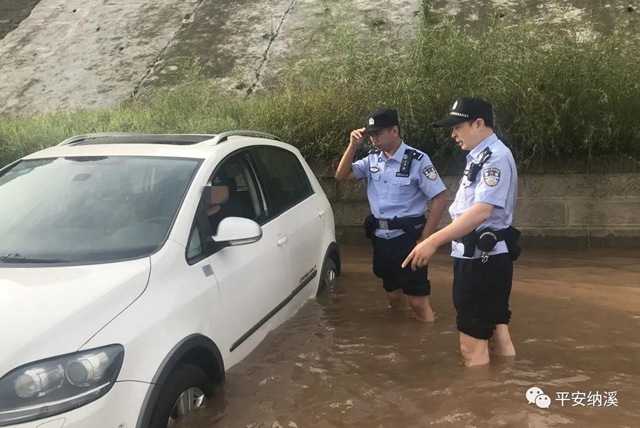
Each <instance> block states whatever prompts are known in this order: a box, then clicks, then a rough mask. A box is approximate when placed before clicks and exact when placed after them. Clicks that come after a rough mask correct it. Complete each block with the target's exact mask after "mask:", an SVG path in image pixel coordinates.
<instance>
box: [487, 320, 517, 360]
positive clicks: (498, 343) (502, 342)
mask: <svg viewBox="0 0 640 428" xmlns="http://www.w3.org/2000/svg"><path fill="white" fill-rule="evenodd" d="M489 350H490V352H491V355H495V356H497V357H512V356H514V355H516V349H515V347H514V346H513V342H511V335H510V334H509V326H508V325H506V324H498V325H496V329H495V331H494V332H493V336H492V337H491V339H489Z"/></svg>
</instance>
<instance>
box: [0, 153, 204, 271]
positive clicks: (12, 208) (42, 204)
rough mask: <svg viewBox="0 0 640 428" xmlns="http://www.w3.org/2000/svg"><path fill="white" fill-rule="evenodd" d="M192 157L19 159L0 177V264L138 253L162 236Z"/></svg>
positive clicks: (124, 256) (194, 162)
mask: <svg viewBox="0 0 640 428" xmlns="http://www.w3.org/2000/svg"><path fill="white" fill-rule="evenodd" d="M199 163H200V162H199V161H198V160H194V159H176V158H158V157H125V156H122V157H120V156H118V157H83V158H79V157H68V158H55V159H38V160H24V161H21V162H19V163H17V164H16V165H14V166H13V167H11V168H10V169H9V170H8V171H5V172H4V173H3V174H2V175H0V201H2V205H1V206H0V266H2V265H4V264H6V263H20V264H23V263H56V262H62V263H91V262H109V261H116V260H122V259H129V258H136V257H142V256H146V255H149V254H151V253H152V252H154V251H155V250H157V249H158V248H159V247H160V246H161V245H162V243H163V242H164V240H165V237H166V236H167V234H168V232H169V229H170V227H171V224H172V222H173V218H174V217H175V215H176V212H177V210H178V208H179V206H180V204H181V201H182V199H183V196H184V194H185V191H186V190H187V187H188V185H189V183H190V182H191V179H192V177H193V175H194V173H195V171H196V169H197V168H198V165H199Z"/></svg>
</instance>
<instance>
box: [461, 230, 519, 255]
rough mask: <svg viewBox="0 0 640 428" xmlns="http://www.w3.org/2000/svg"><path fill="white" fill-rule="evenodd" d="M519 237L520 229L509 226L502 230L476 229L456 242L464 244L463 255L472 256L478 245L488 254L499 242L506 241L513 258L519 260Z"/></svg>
mask: <svg viewBox="0 0 640 428" xmlns="http://www.w3.org/2000/svg"><path fill="white" fill-rule="evenodd" d="M519 238H520V231H519V230H518V229H516V228H515V227H513V226H509V227H508V228H506V229H500V230H491V229H482V230H478V231H475V230H474V231H473V232H471V233H468V234H467V235H465V236H463V237H462V238H460V240H459V241H456V242H460V243H462V244H463V245H464V254H463V255H464V256H465V257H472V256H473V254H474V253H475V251H476V247H477V248H478V249H479V250H481V251H482V252H483V253H484V254H486V253H488V252H489V251H491V250H493V248H494V247H495V246H496V244H497V243H498V242H500V241H506V242H507V247H508V249H509V253H510V254H511V257H512V259H513V260H517V259H518V256H519V255H520V246H519V245H518V244H517V242H518V239H519Z"/></svg>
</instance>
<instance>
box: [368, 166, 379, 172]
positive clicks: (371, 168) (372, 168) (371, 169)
mask: <svg viewBox="0 0 640 428" xmlns="http://www.w3.org/2000/svg"><path fill="white" fill-rule="evenodd" d="M369 171H371V172H378V171H380V168H378V167H377V166H370V167H369Z"/></svg>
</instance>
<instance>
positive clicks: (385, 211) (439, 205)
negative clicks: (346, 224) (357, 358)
mask: <svg viewBox="0 0 640 428" xmlns="http://www.w3.org/2000/svg"><path fill="white" fill-rule="evenodd" d="M366 137H369V138H370V139H371V143H372V144H373V146H374V150H371V151H370V152H369V154H368V156H366V157H365V158H363V159H360V160H358V161H356V162H353V160H354V156H355V154H356V150H357V149H358V147H359V146H360V145H361V144H362V142H363V141H364V139H365V138H366ZM335 178H336V180H354V179H355V180H359V179H362V178H366V179H367V196H368V199H369V205H370V208H371V215H370V216H368V217H367V220H366V221H365V229H367V231H368V236H369V237H370V238H371V239H372V243H373V247H374V249H373V272H374V274H375V275H376V276H377V277H378V278H381V279H382V282H383V288H384V290H385V291H386V292H387V296H388V299H389V303H390V305H391V307H392V308H393V309H409V308H412V309H413V310H414V312H415V314H416V318H417V319H418V320H420V321H423V322H432V321H434V313H433V310H432V309H431V305H430V304H429V295H430V294H431V283H430V281H429V279H428V270H427V266H426V264H425V265H424V266H421V267H420V269H417V270H412V269H411V268H409V267H405V268H403V267H402V266H401V265H402V262H403V260H404V259H405V257H406V256H407V255H408V254H409V253H410V252H411V250H412V249H413V248H414V247H415V246H416V243H417V242H420V241H422V240H423V239H425V238H427V237H428V236H429V235H431V234H432V233H433V232H434V231H435V230H436V227H437V225H438V223H439V222H440V219H441V217H442V213H443V212H444V209H445V207H446V196H445V190H446V188H445V186H444V184H443V182H442V180H441V179H440V177H439V175H438V173H437V171H436V169H435V168H434V166H433V164H432V163H431V160H430V159H429V156H427V155H426V154H425V153H423V152H421V151H419V150H416V149H414V148H413V147H410V146H408V145H407V144H405V143H404V141H403V140H402V138H401V136H400V124H399V122H398V113H397V111H396V110H394V109H382V110H377V111H375V112H373V113H371V114H370V115H369V116H368V118H367V126H366V127H365V128H360V129H356V130H354V131H353V132H352V133H351V138H350V142H349V147H348V148H347V150H346V151H345V153H344V155H343V157H342V160H341V161H340V164H339V166H338V169H337V171H336V174H335ZM427 199H431V200H432V202H433V203H432V206H431V210H430V215H429V216H428V219H427V218H426V216H425V212H426V211H427ZM425 223H426V224H425Z"/></svg>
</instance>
